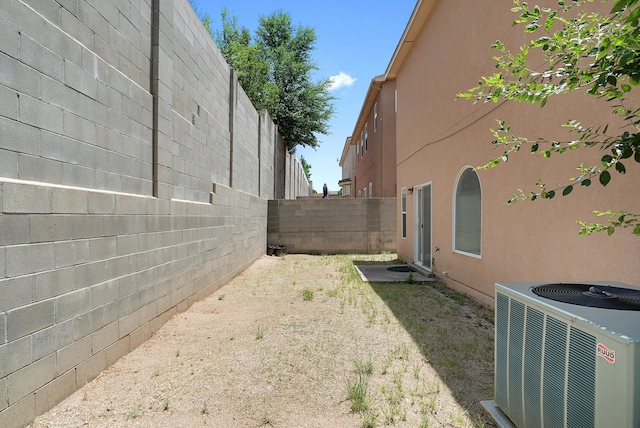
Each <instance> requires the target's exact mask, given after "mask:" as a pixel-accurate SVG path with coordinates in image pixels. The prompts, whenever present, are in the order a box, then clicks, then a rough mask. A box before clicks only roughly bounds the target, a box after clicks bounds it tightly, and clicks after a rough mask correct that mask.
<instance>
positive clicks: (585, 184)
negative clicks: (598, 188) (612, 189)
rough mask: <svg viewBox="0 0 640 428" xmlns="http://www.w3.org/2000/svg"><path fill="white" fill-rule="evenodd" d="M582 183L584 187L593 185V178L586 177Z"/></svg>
mask: <svg viewBox="0 0 640 428" xmlns="http://www.w3.org/2000/svg"><path fill="white" fill-rule="evenodd" d="M580 185H581V186H584V187H589V186H591V180H590V179H588V178H587V179H585V180H582V181H581V182H580Z"/></svg>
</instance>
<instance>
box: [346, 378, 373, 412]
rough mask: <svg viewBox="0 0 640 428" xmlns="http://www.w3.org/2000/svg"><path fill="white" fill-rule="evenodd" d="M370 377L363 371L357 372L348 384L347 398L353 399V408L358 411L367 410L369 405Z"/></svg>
mask: <svg viewBox="0 0 640 428" xmlns="http://www.w3.org/2000/svg"><path fill="white" fill-rule="evenodd" d="M368 396H369V378H368V377H367V376H366V375H364V374H361V373H356V375H355V376H354V377H352V378H351V379H350V380H349V381H348V384H347V398H349V401H351V410H352V411H354V412H358V413H363V412H365V411H366V410H367V409H368V408H369V405H368V403H367V397H368Z"/></svg>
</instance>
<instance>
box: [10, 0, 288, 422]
mask: <svg viewBox="0 0 640 428" xmlns="http://www.w3.org/2000/svg"><path fill="white" fill-rule="evenodd" d="M0 41H1V42H0V70H1V72H0V426H1V427H19V426H24V425H26V424H28V423H29V421H30V420H31V419H32V418H33V417H34V416H36V415H37V414H40V413H43V412H44V411H46V410H48V409H49V408H51V407H52V406H54V405H55V404H56V403H58V402H59V401H60V400H62V399H63V398H65V397H66V396H68V395H69V394H71V393H72V392H73V391H75V390H76V389H78V388H80V387H81V386H83V385H84V384H86V383H87V382H88V381H90V380H91V379H93V378H95V377H96V376H97V375H98V374H99V373H100V371H102V370H103V369H105V368H106V367H108V366H110V365H111V364H113V363H114V362H115V361H117V359H118V358H120V357H121V356H122V355H124V354H126V353H127V352H129V351H130V350H132V349H133V348H135V347H136V346H138V345H139V344H140V343H142V342H143V341H144V340H146V339H148V338H149V337H150V336H151V335H152V334H153V332H155V331H157V330H158V329H159V328H160V327H161V326H162V325H163V324H164V323H165V322H166V321H167V320H168V319H169V318H170V317H171V316H173V315H174V314H176V313H178V312H180V311H183V310H186V309H187V308H188V307H189V306H190V305H191V304H192V303H193V302H195V301H196V300H198V299H201V298H203V297H204V296H206V295H207V294H209V293H211V292H213V291H215V290H216V289H217V288H219V287H221V286H222V285H224V284H225V283H227V282H228V281H229V280H230V279H232V278H233V277H234V276H235V275H237V274H238V273H240V272H241V271H242V270H243V269H245V268H246V267H247V266H248V265H249V264H251V263H252V262H253V261H254V260H255V259H256V258H258V257H259V256H260V255H261V254H263V253H264V251H265V247H266V245H265V244H266V240H267V239H266V238H267V236H266V235H267V230H266V229H267V200H268V199H270V198H273V197H275V194H276V186H278V187H281V188H282V193H284V188H285V187H286V186H288V184H287V182H286V180H288V179H289V176H287V175H286V174H283V175H282V176H281V177H282V179H283V181H282V182H280V181H279V180H280V179H281V177H278V178H276V175H277V174H278V170H277V168H278V167H277V165H280V164H284V160H278V159H275V158H274V157H275V156H277V155H278V154H279V153H284V148H283V147H284V145H283V144H282V141H281V139H280V137H279V136H278V134H277V129H276V127H275V125H273V123H272V122H271V121H270V119H269V118H268V115H266V114H264V113H258V112H256V111H255V109H253V107H252V106H251V105H250V103H248V100H247V99H246V96H245V95H244V93H243V91H242V89H241V88H240V87H239V86H238V88H236V89H235V90H233V84H232V83H233V81H234V79H235V77H234V73H233V71H232V70H230V69H229V67H228V66H227V65H226V64H225V63H224V60H223V58H222V56H221V55H220V53H219V51H218V50H217V48H216V47H215V44H214V43H213V41H212V40H211V38H210V36H209V34H208V33H207V32H206V31H205V30H204V28H202V26H201V24H200V22H199V20H198V18H197V16H196V15H195V13H194V12H193V10H191V7H190V6H189V4H188V2H187V1H186V0H176V1H166V0H71V1H69V0H47V1H41V0H0ZM283 159H284V155H283ZM298 187H300V186H298ZM292 196H295V195H292Z"/></svg>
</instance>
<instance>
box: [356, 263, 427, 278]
mask: <svg viewBox="0 0 640 428" xmlns="http://www.w3.org/2000/svg"><path fill="white" fill-rule="evenodd" d="M354 266H355V268H356V270H357V271H358V273H359V274H360V278H361V279H362V280H363V281H366V282H407V277H408V276H409V274H411V276H412V277H413V281H415V282H429V281H435V280H436V279H435V278H433V277H430V276H428V275H425V274H422V273H421V272H419V271H417V270H416V269H414V268H413V267H411V266H409V265H406V264H394V263H388V264H387V263H385V264H369V263H358V262H357V261H356V262H354Z"/></svg>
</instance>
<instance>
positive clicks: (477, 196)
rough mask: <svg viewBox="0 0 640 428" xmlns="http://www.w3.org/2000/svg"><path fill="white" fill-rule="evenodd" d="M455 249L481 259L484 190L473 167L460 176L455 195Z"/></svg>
mask: <svg viewBox="0 0 640 428" xmlns="http://www.w3.org/2000/svg"><path fill="white" fill-rule="evenodd" d="M454 201H455V202H454V207H453V211H454V212H453V216H454V230H453V241H454V242H453V248H454V249H455V251H457V252H461V253H465V254H468V255H472V256H477V257H480V255H481V243H482V190H481V189H480V180H479V179H478V174H477V173H476V172H475V171H474V170H473V168H471V167H467V168H465V169H464V170H463V171H462V172H461V173H460V175H459V177H458V180H457V183H456V188H455V195H454Z"/></svg>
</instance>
